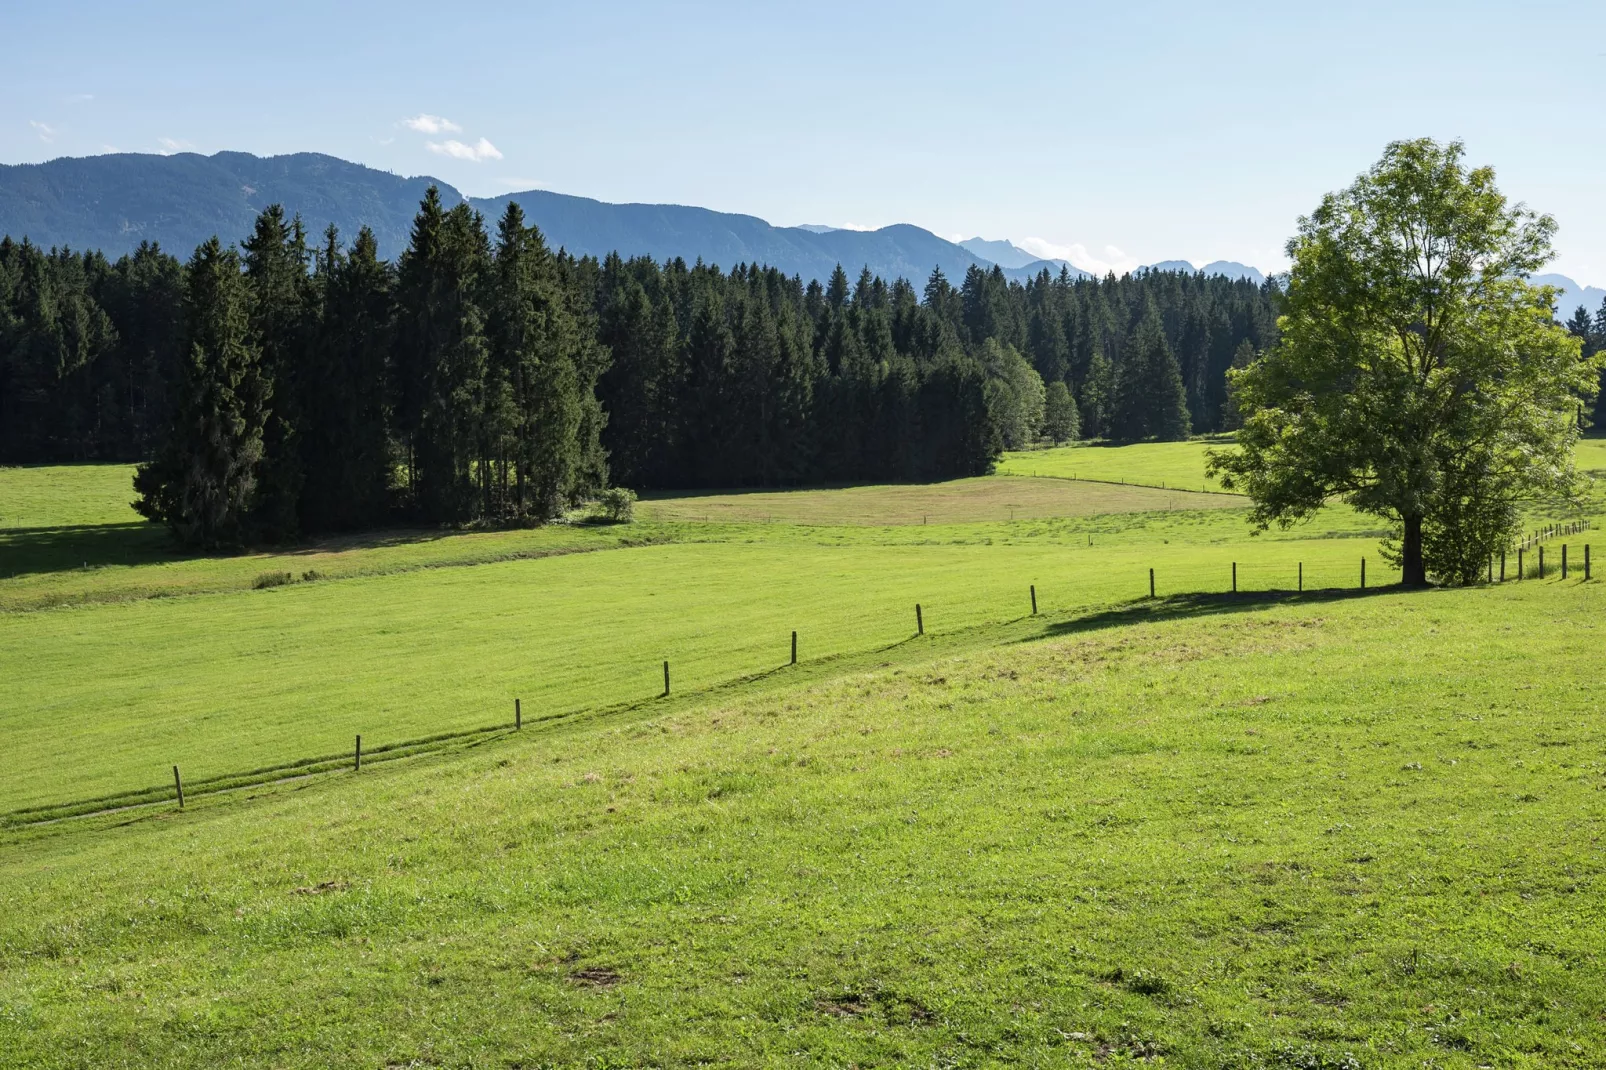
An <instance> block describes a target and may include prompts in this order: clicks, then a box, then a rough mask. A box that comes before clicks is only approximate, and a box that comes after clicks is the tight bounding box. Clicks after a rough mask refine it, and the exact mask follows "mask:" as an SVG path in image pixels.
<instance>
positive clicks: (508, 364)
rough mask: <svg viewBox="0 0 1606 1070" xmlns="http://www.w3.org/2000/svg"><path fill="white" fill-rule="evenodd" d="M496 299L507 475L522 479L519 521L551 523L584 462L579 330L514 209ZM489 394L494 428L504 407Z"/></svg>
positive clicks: (496, 359) (533, 232)
mask: <svg viewBox="0 0 1606 1070" xmlns="http://www.w3.org/2000/svg"><path fill="white" fill-rule="evenodd" d="M494 279H495V281H494V283H493V289H494V297H493V298H492V299H491V306H490V311H491V321H490V326H491V330H490V353H491V362H490V366H491V369H492V374H491V376H490V377H489V378H490V380H491V381H492V383H493V384H494V383H498V382H501V383H506V384H507V386H508V392H507V397H508V405H507V406H506V417H505V422H506V426H507V434H508V439H509V441H508V442H507V453H506V454H504V457H505V460H504V461H503V471H504V473H505V472H506V470H507V468H508V466H509V464H510V465H511V467H512V469H513V470H514V471H515V473H516V476H515V478H516V486H517V493H516V495H515V498H514V506H515V508H514V515H515V516H516V517H517V518H518V519H520V520H524V519H526V518H528V519H533V520H547V519H550V518H552V517H554V516H557V515H560V514H561V513H562V511H563V507H564V504H565V502H566V501H567V500H568V497H569V495H570V493H571V491H572V489H573V487H574V484H575V480H576V470H577V468H578V466H579V463H580V459H581V444H580V440H579V432H580V424H581V419H582V411H581V402H580V383H579V379H578V375H577V372H576V368H575V357H576V355H577V353H578V350H579V347H580V334H581V332H580V330H579V328H578V325H577V324H576V323H575V321H574V317H573V316H572V315H571V314H570V311H569V309H568V308H567V307H566V306H565V304H564V302H563V300H562V296H561V294H560V293H559V288H558V282H557V278H556V274H555V271H554V266H553V263H552V257H551V254H550V253H549V252H548V251H547V248H546V243H545V241H544V240H543V239H542V237H541V232H540V231H539V230H538V229H536V228H535V227H531V226H526V225H525V222H524V212H523V210H522V209H520V207H519V206H518V205H517V204H515V203H509V204H508V206H507V210H506V211H505V212H504V214H503V216H502V220H501V222H500V223H499V224H498V226H497V247H496V264H495V274H494ZM495 393H496V391H495V390H494V388H493V389H491V390H488V391H487V399H488V400H487V407H486V414H487V419H488V420H494V419H495V418H496V415H495V414H496V411H497V408H498V406H496V405H494V404H493V403H492V401H491V400H490V399H491V398H492V397H493V395H494V394H495Z"/></svg>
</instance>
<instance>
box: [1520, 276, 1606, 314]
mask: <svg viewBox="0 0 1606 1070" xmlns="http://www.w3.org/2000/svg"><path fill="white" fill-rule="evenodd" d="M1530 281H1531V282H1533V283H1534V285H1536V286H1554V287H1556V289H1558V290H1560V291H1561V292H1560V293H1558V294H1557V295H1556V318H1557V319H1559V320H1561V321H1562V322H1563V323H1565V322H1566V321H1568V320H1570V319H1572V317H1573V313H1574V312H1576V311H1578V306H1579V305H1583V306H1584V307H1585V308H1587V309H1589V314H1590V315H1591V316H1595V315H1599V314H1600V310H1601V303H1602V302H1606V290H1603V289H1601V288H1600V287H1599V286H1581V285H1579V284H1578V283H1576V282H1574V281H1573V280H1572V279H1569V278H1568V277H1567V276H1565V275H1535V276H1534V277H1533V278H1532V279H1531V280H1530Z"/></svg>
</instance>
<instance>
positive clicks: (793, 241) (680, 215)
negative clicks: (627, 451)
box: [0, 152, 1606, 319]
mask: <svg viewBox="0 0 1606 1070" xmlns="http://www.w3.org/2000/svg"><path fill="white" fill-rule="evenodd" d="M431 184H434V185H436V186H438V187H440V191H441V196H442V199H443V200H444V201H445V202H446V203H447V204H448V205H454V204H458V203H460V202H462V201H465V200H466V201H468V202H469V203H470V204H472V205H473V206H474V207H475V208H477V209H478V210H479V211H481V212H483V213H484V214H485V215H486V217H487V218H488V219H489V220H490V222H491V223H492V224H493V225H494V223H495V218H496V216H497V215H499V214H500V213H501V212H502V210H503V209H504V208H505V207H506V205H507V202H509V201H514V200H516V201H518V202H519V204H520V205H521V206H523V208H524V210H525V214H526V216H527V217H528V218H529V219H530V220H531V221H533V222H535V223H536V224H538V225H539V226H540V227H541V229H542V231H543V232H545V234H546V236H547V240H548V241H549V242H550V243H551V244H552V245H554V246H562V247H564V248H567V249H568V250H569V251H570V252H573V253H576V254H581V255H584V254H591V255H596V256H605V255H607V254H608V253H610V252H614V251H617V252H619V253H620V254H622V255H624V256H627V257H628V256H651V257H653V258H654V259H656V260H665V259H670V258H673V257H677V256H678V257H682V258H684V259H685V260H686V261H687V262H692V261H695V260H697V259H698V258H701V259H702V260H703V261H705V262H707V263H714V264H719V265H720V266H721V267H725V268H730V267H732V266H734V265H735V264H737V263H762V264H769V265H772V266H774V267H777V268H779V269H781V270H782V271H784V272H786V273H787V274H788V275H792V274H796V275H801V276H802V277H803V278H805V279H815V278H817V279H822V280H823V279H825V278H827V277H828V276H829V275H830V273H831V271H832V270H833V269H834V268H835V267H836V265H837V264H841V265H842V267H843V268H844V269H845V270H846V271H847V272H848V274H849V275H851V276H856V275H857V274H858V272H859V271H860V269H861V268H863V267H865V266H868V267H869V268H870V270H871V271H872V272H873V273H875V274H878V275H880V276H882V277H883V278H887V279H892V278H897V277H903V278H907V279H910V280H911V281H913V282H914V283H915V284H916V285H917V286H919V285H921V284H923V283H924V281H925V279H926V278H927V277H928V276H929V275H930V274H931V269H932V268H933V267H940V268H941V269H942V270H943V273H944V274H946V275H947V276H948V278H949V279H950V281H952V282H953V283H955V284H956V285H957V284H958V283H959V281H960V280H961V279H963V277H964V274H965V272H966V271H967V270H968V269H969V268H970V267H971V266H972V265H976V264H979V265H981V266H984V267H991V266H992V265H994V264H997V265H998V266H999V267H1000V268H1001V269H1002V270H1003V272H1004V274H1005V275H1007V276H1008V277H1010V278H1012V279H1015V280H1019V281H1024V280H1026V279H1028V278H1031V277H1034V276H1036V275H1037V274H1039V273H1040V272H1042V271H1043V270H1045V269H1046V270H1047V271H1048V272H1049V273H1050V274H1051V275H1058V274H1059V273H1060V270H1061V269H1062V268H1068V269H1069V271H1070V273H1071V276H1072V277H1073V278H1076V277H1082V276H1086V275H1088V274H1089V272H1087V271H1085V270H1083V269H1081V268H1079V267H1077V266H1076V265H1074V264H1070V263H1069V262H1068V261H1065V260H1053V259H1040V258H1038V257H1036V256H1035V255H1034V254H1032V253H1030V252H1028V251H1026V250H1025V249H1022V248H1020V247H1019V246H1017V245H1015V244H1014V243H1013V242H1010V241H1008V240H989V239H985V238H981V237H975V238H968V239H966V240H964V241H962V242H957V243H956V242H950V241H948V240H946V239H944V238H941V237H939V236H938V235H936V234H933V233H931V232H930V231H928V230H924V229H922V228H920V227H916V226H912V225H910V224H906V223H900V224H895V225H893V226H889V227H883V228H881V229H880V230H873V231H866V230H850V229H844V228H838V227H831V226H825V225H821V224H806V225H802V226H795V227H776V226H772V225H771V224H770V223H768V222H766V221H765V220H762V219H759V218H758V217H756V216H750V215H741V214H737V213H732V212H718V211H714V210H712V209H708V208H697V207H691V206H686V205H672V204H610V203H607V202H604V201H599V200H595V199H592V198H589V197H577V196H571V195H568V194H562V193H553V192H550V191H547V190H529V191H525V192H521V193H510V194H504V195H502V196H499V197H484V198H471V197H465V196H464V195H463V194H462V193H461V192H459V191H458V190H457V189H455V188H454V187H452V186H451V185H450V184H448V183H445V182H441V181H440V180H438V179H434V178H431V177H429V176H427V175H419V176H412V177H404V176H401V175H395V174H392V173H390V172H388V171H380V170H376V169H375V168H371V167H366V166H364V165H362V164H357V163H351V162H349V161H347V160H342V159H339V158H337V157H334V156H326V155H323V154H321V153H310V152H305V153H293V154H289V155H284V156H268V157H262V156H255V155H252V154H251V153H246V152H219V153H216V154H214V155H211V156H202V155H200V154H198V153H192V152H187V153H177V154H174V155H171V156H159V155H151V154H143V153H112V154H108V155H104V156H85V157H61V158H59V159H56V160H51V161H49V162H47V163H42V164H0V234H9V235H11V236H12V237H14V238H21V237H23V236H26V237H28V238H29V239H30V240H32V241H33V242H34V243H35V244H37V245H41V246H45V247H50V246H65V247H70V248H73V249H99V250H101V251H102V252H104V253H106V254H107V255H108V256H117V255H119V254H121V253H125V252H131V251H132V250H133V249H134V248H136V247H137V246H138V245H139V243H140V242H141V241H144V240H150V241H155V242H159V243H160V244H161V245H162V246H163V248H165V249H167V250H168V251H169V252H172V253H174V254H175V255H177V256H179V257H181V258H182V257H188V255H189V254H190V252H191V251H192V250H193V249H194V248H195V247H196V246H197V245H199V244H201V243H202V242H203V241H205V240H206V239H208V238H210V237H212V236H213V235H214V234H215V235H217V236H219V237H220V238H222V239H223V240H224V241H225V242H237V241H239V240H241V239H243V238H244V237H245V236H246V235H247V234H248V233H249V232H250V230H251V226H252V224H253V222H254V221H255V219H256V216H257V214H258V213H259V212H261V210H262V209H263V208H265V207H267V206H268V205H270V204H274V203H279V204H283V205H284V206H285V207H286V208H288V209H289V210H290V211H292V212H299V213H300V214H301V217H302V218H303V220H305V222H306V225H307V227H308V229H309V230H310V231H311V232H312V233H311V234H310V235H309V240H312V241H314V242H316V241H317V239H318V238H319V236H320V235H321V233H322V231H323V228H324V227H325V226H326V225H327V224H329V223H331V222H332V223H334V224H335V225H336V226H338V227H339V229H340V232H341V234H342V235H343V236H344V237H345V238H346V239H347V240H348V241H349V240H350V239H351V238H353V237H354V236H355V235H356V233H357V230H358V229H359V228H360V227H362V226H368V227H370V228H372V229H373V231H374V234H375V236H376V237H377V238H378V239H379V247H380V252H381V254H382V255H384V256H387V257H395V256H397V255H399V254H400V253H401V251H402V250H403V249H404V248H406V245H407V241H408V236H409V233H410V231H411V228H412V221H413V216H414V214H415V213H416V212H417V210H418V202H419V200H420V199H421V198H422V197H423V196H424V191H425V190H426V189H428V188H429V186H430V185H431ZM1146 268H1147V269H1148V270H1153V271H1186V272H1189V273H1193V272H1195V271H1202V272H1204V273H1205V274H1207V275H1218V274H1219V275H1225V276H1227V277H1229V278H1235V279H1249V280H1251V281H1253V282H1255V283H1257V284H1258V283H1260V282H1263V281H1264V278H1265V277H1264V275H1263V274H1262V273H1261V272H1260V271H1259V270H1257V269H1256V268H1253V267H1250V266H1248V265H1246V264H1240V263H1237V262H1234V261H1230V260H1217V261H1213V262H1211V263H1209V264H1206V265H1204V266H1203V267H1202V268H1196V267H1195V266H1194V265H1193V264H1192V263H1191V262H1189V261H1186V260H1166V261H1160V262H1158V263H1155V264H1150V265H1146ZM1534 281H1535V282H1538V283H1543V284H1548V285H1553V286H1556V287H1558V288H1559V289H1560V290H1561V291H1562V293H1561V295H1560V297H1559V298H1558V300H1557V314H1558V316H1559V317H1560V318H1562V319H1566V318H1568V317H1569V316H1571V315H1572V313H1573V311H1574V309H1576V308H1577V307H1578V305H1580V304H1582V305H1584V306H1585V307H1587V308H1589V309H1590V311H1591V312H1594V311H1596V310H1598V309H1599V308H1600V306H1601V302H1602V301H1603V300H1606V289H1602V288H1600V287H1595V286H1583V285H1580V284H1579V283H1577V282H1576V281H1574V280H1573V279H1570V278H1568V277H1566V276H1564V275H1556V274H1549V275H1541V276H1536V277H1535V280H1534Z"/></svg>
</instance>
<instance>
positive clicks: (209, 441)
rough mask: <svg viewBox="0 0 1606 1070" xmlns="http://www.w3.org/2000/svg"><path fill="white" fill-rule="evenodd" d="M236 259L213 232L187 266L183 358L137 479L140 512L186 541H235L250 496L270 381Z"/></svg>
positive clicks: (211, 544) (213, 545) (198, 544)
mask: <svg viewBox="0 0 1606 1070" xmlns="http://www.w3.org/2000/svg"><path fill="white" fill-rule="evenodd" d="M250 321H251V298H250V292H249V290H248V288H247V286H246V283H245V279H244V277H243V276H242V275H241V273H240V260H239V257H238V255H237V254H235V252H234V251H233V250H225V249H223V248H222V246H221V245H220V244H219V242H218V240H217V239H216V238H213V239H211V240H210V241H208V242H206V243H205V244H204V245H202V246H201V247H200V248H198V249H197V250H196V251H195V256H194V257H193V258H191V260H190V263H189V266H188V268H187V270H186V273H185V290H184V346H185V349H186V353H185V359H184V360H183V361H182V363H181V365H180V368H179V375H178V382H177V384H176V389H175V397H174V406H173V417H172V423H171V424H170V426H169V428H168V432H167V436H166V439H165V441H164V442H163V444H162V448H161V452H160V453H159V454H158V456H157V457H156V459H155V460H153V461H152V462H150V463H148V464H144V465H141V466H140V468H139V471H138V473H137V474H136V475H135V477H134V489H135V490H136V491H137V492H138V493H139V500H138V501H136V502H135V503H134V507H135V508H136V509H138V510H139V512H140V513H141V514H143V515H144V516H146V517H148V518H150V519H152V520H158V521H161V522H162V523H165V524H166V525H167V526H168V527H169V528H170V529H171V530H172V531H173V533H174V535H175V536H177V538H178V540H179V541H180V542H181V543H183V544H184V545H186V546H190V547H195V548H198V549H205V550H214V549H218V548H221V547H228V546H236V545H239V544H240V543H241V542H242V541H243V539H244V537H245V535H246V531H247V528H246V521H247V517H248V514H249V513H250V512H251V510H252V507H253V506H254V504H255V501H254V494H255V490H256V473H257V466H258V463H259V462H260V461H261V459H262V434H263V427H264V425H265V423H266V421H267V415H268V402H269V395H270V389H271V388H270V384H269V383H268V381H267V379H266V378H265V376H264V375H263V374H262V368H261V363H260V354H259V352H258V350H257V348H256V343H255V337H254V334H253V332H252V331H251V322H250Z"/></svg>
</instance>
